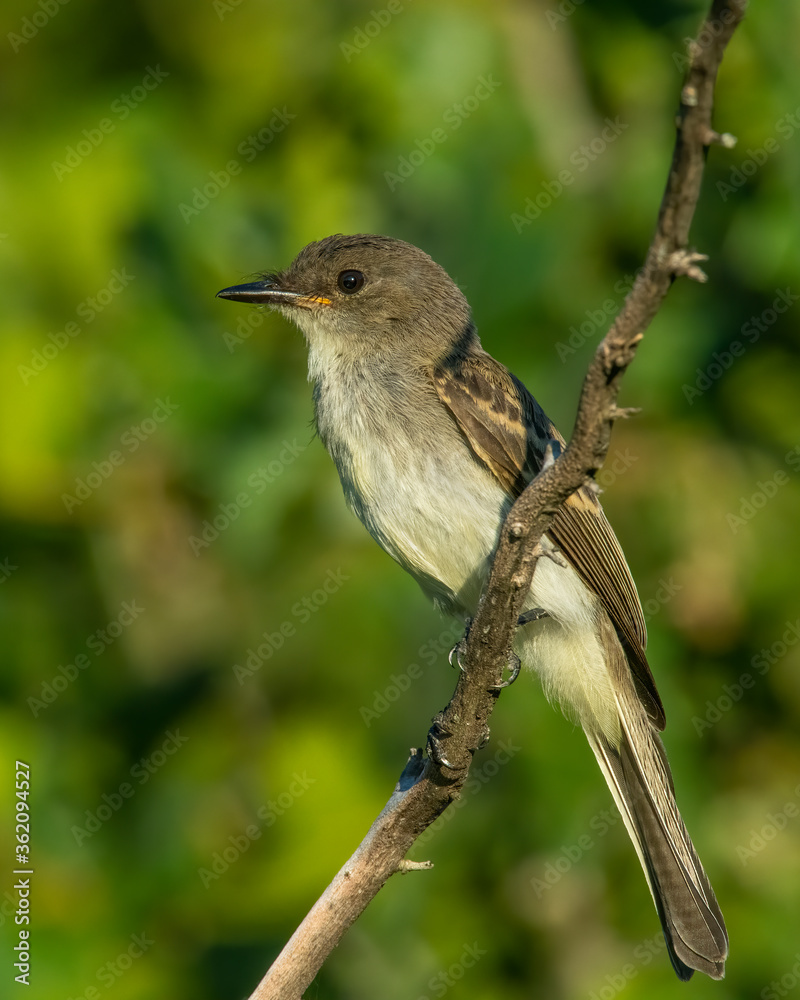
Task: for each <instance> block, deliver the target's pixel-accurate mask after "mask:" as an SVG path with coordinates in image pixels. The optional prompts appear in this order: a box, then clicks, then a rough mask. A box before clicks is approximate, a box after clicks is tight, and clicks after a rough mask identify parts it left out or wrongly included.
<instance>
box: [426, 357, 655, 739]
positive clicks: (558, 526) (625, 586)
mask: <svg viewBox="0 0 800 1000" xmlns="http://www.w3.org/2000/svg"><path fill="white" fill-rule="evenodd" d="M433 381H434V385H435V387H436V391H437V392H438V394H439V398H440V399H441V400H442V402H443V403H444V404H445V405H446V406H447V408H448V409H449V410H450V412H451V414H452V415H453V417H454V419H455V421H456V423H457V424H458V426H459V428H460V430H461V432H462V433H463V435H464V437H465V438H466V440H467V442H468V444H469V446H470V447H471V448H472V450H473V451H474V452H475V454H476V455H477V457H478V458H479V459H480V460H481V461H482V462H484V464H485V465H486V466H487V467H488V469H489V470H490V471H491V472H492V473H493V474H494V476H495V477H496V478H497V480H498V481H499V482H500V484H501V485H502V486H503V488H504V489H505V490H506V491H507V492H508V493H509V495H510V496H512V497H515V498H516V497H518V496H519V494H520V493H521V492H522V491H523V489H524V488H525V486H527V484H528V483H529V482H530V481H531V479H533V477H534V476H535V475H536V474H537V472H538V471H539V469H540V468H541V464H542V458H543V456H544V450H545V448H546V446H547V442H548V440H550V439H551V438H552V439H554V440H556V441H558V442H559V443H561V444H563V443H564V439H563V438H562V437H561V435H560V434H559V433H558V431H557V430H556V429H555V427H554V426H553V424H552V423H551V422H550V421H549V420H548V418H547V416H546V415H545V413H544V411H543V410H542V408H541V407H540V406H539V404H538V403H537V402H536V400H535V399H534V398H533V396H531V394H530V393H529V392H528V390H527V389H526V388H525V386H524V385H523V384H522V383H521V382H520V381H519V380H518V379H516V378H515V377H514V376H513V375H512V374H511V373H510V372H509V371H508V370H507V369H506V368H504V367H503V366H502V365H501V364H500V363H499V362H497V361H495V360H494V358H492V357H491V356H490V355H488V354H486V353H485V352H484V351H481V352H480V353H470V354H469V355H467V356H459V357H451V358H449V359H448V360H447V362H446V363H445V364H443V365H442V366H441V367H439V368H438V369H437V370H436V371H435V372H434V375H433ZM548 534H549V535H550V537H551V538H552V540H553V541H554V542H555V543H556V545H557V546H558V547H559V549H560V550H561V551H562V552H563V554H564V556H565V558H566V559H567V560H568V562H569V563H570V564H571V565H572V566H573V568H574V569H575V570H576V572H577V573H578V575H579V576H580V577H581V579H582V580H583V582H584V583H585V584H586V586H587V587H589V589H590V590H592V591H593V593H595V594H596V595H597V596H598V597H599V598H600V600H601V602H602V603H603V606H604V607H605V609H606V611H607V612H608V615H609V617H610V618H611V621H612V622H613V623H614V626H615V628H616V630H617V634H618V635H619V638H620V641H621V642H622V644H623V646H624V648H625V651H626V653H627V654H628V662H629V663H630V666H631V671H632V673H633V676H634V679H635V681H636V687H637V690H638V692H639V696H640V698H641V699H642V703H643V704H644V706H645V708H646V710H647V713H648V715H649V716H650V718H651V719H652V721H653V723H654V724H655V725H656V726H657V727H658V728H659V729H663V728H664V723H665V719H664V708H663V705H662V704H661V699H660V698H659V695H658V691H657V690H656V685H655V681H654V680H653V675H652V674H651V672H650V667H649V666H648V663H647V657H646V656H645V652H644V650H645V646H646V644H647V630H646V628H645V623H644V615H643V614H642V607H641V604H640V603H639V596H638V594H637V593H636V586H635V584H634V582H633V579H632V577H631V574H630V570H629V569H628V564H627V563H626V561H625V556H624V555H623V553H622V549H621V548H620V545H619V542H618V541H617V538H616V536H615V534H614V532H613V531H612V529H611V525H610V524H609V523H608V521H607V520H606V517H605V514H604V513H603V510H602V508H601V506H600V503H599V502H598V500H597V497H596V496H595V495H594V493H592V491H591V490H589V489H588V488H587V487H582V488H581V489H580V490H577V491H576V492H575V493H573V494H572V496H571V497H569V499H568V500H567V501H566V503H565V504H564V506H563V507H562V508H561V509H560V510H559V511H558V513H557V514H556V516H555V518H554V520H553V523H552V525H551V527H550V530H549V531H548Z"/></svg>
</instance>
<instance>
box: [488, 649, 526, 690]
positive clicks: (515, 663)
mask: <svg viewBox="0 0 800 1000" xmlns="http://www.w3.org/2000/svg"><path fill="white" fill-rule="evenodd" d="M508 669H509V670H510V671H511V676H510V677H508V678H506V680H504V681H500V683H499V684H493V685H492V686H491V687H490V688H489V690H490V691H502V690H503V688H507V687H511V685H512V684H513V683H514V681H515V680H516V679H517V678H518V677H519V672H520V670H521V669H522V663H521V662H520V658H519V657H518V656H517V654H516V653H510V654H509V658H508Z"/></svg>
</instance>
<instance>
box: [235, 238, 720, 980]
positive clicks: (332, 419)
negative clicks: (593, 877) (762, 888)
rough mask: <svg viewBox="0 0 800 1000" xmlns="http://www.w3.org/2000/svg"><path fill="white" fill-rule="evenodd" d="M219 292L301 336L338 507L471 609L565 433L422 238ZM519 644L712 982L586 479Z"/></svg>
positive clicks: (684, 852)
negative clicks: (573, 724) (510, 516)
mask: <svg viewBox="0 0 800 1000" xmlns="http://www.w3.org/2000/svg"><path fill="white" fill-rule="evenodd" d="M219 296H220V297H222V298H226V299H235V300H237V301H240V302H252V303H257V304H261V305H268V306H271V307H272V308H276V309H278V310H280V312H282V313H283V315H284V316H286V317H287V318H288V319H290V320H292V321H293V322H294V323H296V324H297V326H298V327H299V328H300V329H301V330H302V332H303V334H304V335H305V337H306V340H307V341H308V349H309V366H308V372H309V380H310V381H311V382H313V384H314V406H315V413H316V423H317V428H318V430H319V435H320V437H321V438H322V441H323V442H324V444H325V447H326V448H327V449H328V451H329V452H330V455H331V457H332V458H333V461H334V463H335V464H336V468H337V470H338V472H339V477H340V479H341V481H342V487H343V489H344V493H345V496H346V498H347V501H348V503H349V504H350V506H351V507H352V508H353V510H354V511H355V513H356V514H357V515H358V517H359V518H360V520H361V521H362V523H363V524H364V526H365V527H366V529H367V530H368V531H369V532H370V534H371V535H372V536H373V538H375V540H376V541H377V542H378V543H379V544H380V545H381V546H382V547H383V548H384V549H385V550H386V551H387V552H388V553H389V555H390V556H392V558H394V559H395V560H396V561H397V562H398V563H400V565H401V566H402V567H403V568H404V569H406V570H408V572H409V573H411V575H412V576H413V577H414V578H415V579H416V580H417V581H418V583H419V584H420V586H421V587H422V589H423V590H424V591H425V593H426V594H427V595H428V596H429V597H430V598H431V599H432V600H433V601H434V603H435V604H436V605H437V606H438V607H439V608H440V609H441V610H442V611H443V612H445V613H448V614H453V615H457V616H460V617H462V618H466V617H469V616H471V615H473V614H474V612H475V609H476V607H477V604H478V599H479V597H480V594H481V589H482V587H483V584H484V581H485V579H486V576H487V572H488V567H489V565H490V562H491V558H492V553H493V551H494V548H495V545H496V544H497V539H498V533H499V531H500V528H501V526H502V523H503V520H504V518H505V516H506V514H507V512H508V510H509V508H510V506H511V504H512V502H513V501H514V499H515V498H516V497H517V496H518V495H519V494H520V492H521V491H522V490H523V489H524V487H525V485H526V484H527V483H528V482H530V480H531V479H532V478H533V477H534V476H535V475H536V473H537V471H538V470H539V468H540V467H541V464H542V461H543V457H544V452H545V448H546V446H547V443H548V441H549V440H551V439H554V440H557V441H559V442H561V443H563V439H562V438H561V436H560V435H559V433H558V431H557V430H556V429H555V427H554V426H553V424H552V423H551V422H550V421H549V420H548V418H547V416H546V415H545V413H544V411H543V410H542V409H541V407H540V406H539V404H538V403H537V402H536V400H535V399H534V398H533V396H531V395H530V393H529V392H528V391H527V389H526V388H525V386H524V385H523V384H522V383H521V382H520V381H519V380H518V379H516V378H515V377H514V376H513V375H512V374H511V373H510V372H509V371H508V370H507V369H506V368H504V367H503V366H502V365H501V364H500V363H499V362H497V361H495V360H494V358H492V357H491V356H490V355H489V354H487V353H486V352H485V351H484V350H483V348H482V347H481V343H480V340H479V339H478V334H477V332H476V329H475V325H474V323H473V322H472V317H471V314H470V309H469V305H468V304H467V301H466V299H465V298H464V296H463V295H462V294H461V292H460V290H459V289H458V288H457V286H456V285H455V283H454V282H453V281H452V280H451V279H450V277H449V276H448V275H447V273H446V272H445V271H444V270H443V269H442V268H441V267H439V265H438V264H436V263H434V261H433V260H431V258H430V257H429V256H428V255H427V254H425V253H423V252H422V251H421V250H418V249H417V248H416V247H413V246H411V245H410V244H408V243H403V242H401V241H400V240H395V239H390V238H389V237H386V236H365V235H359V236H329V237H328V238H327V239H324V240H320V241H319V242H317V243H311V244H310V245H309V246H307V247H306V248H305V249H304V250H302V251H301V252H300V254H299V255H298V257H297V259H296V260H295V261H294V263H292V264H291V266H290V267H289V268H288V269H287V270H285V271H281V272H280V273H270V274H265V275H264V276H263V278H262V279H261V280H260V281H256V282H253V283H251V284H246V285H237V286H235V287H232V288H226V289H223V291H221V292H219ZM543 544H544V545H545V546H552V547H555V548H557V549H558V550H559V551H560V552H561V554H562V555H563V557H564V560H566V563H568V566H566V567H565V566H562V565H559V563H558V562H557V561H556V560H552V559H540V560H539V562H538V564H537V566H536V571H535V573H534V577H533V582H532V584H531V590H530V594H529V597H528V599H527V601H526V604H525V608H526V609H534V608H542V609H544V610H545V611H546V612H547V615H548V617H545V618H543V619H542V620H541V621H539V622H538V623H537V624H535V625H530V626H527V627H526V628H525V629H521V630H520V631H519V632H518V634H517V639H516V641H515V650H516V651H517V653H518V654H519V656H520V659H521V660H522V662H523V664H525V665H526V666H529V667H533V668H534V669H535V670H536V671H537V673H538V674H539V676H540V677H541V680H542V684H543V686H544V689H545V692H546V693H547V696H548V697H549V698H550V699H552V700H554V701H557V702H559V703H560V705H561V706H562V708H563V710H564V711H565V713H566V714H567V715H568V716H569V717H570V718H571V719H574V720H575V721H577V722H579V723H580V724H581V726H582V727H583V730H584V732H585V733H586V737H587V739H588V741H589V745H590V746H591V748H592V750H593V751H594V753H595V756H596V757H597V761H598V763H599V764H600V768H601V769H602V771H603V774H604V775H605V778H606V781H607V782H608V784H609V787H610V789H611V793H612V795H613V796H614V799H615V800H616V803H617V806H618V807H619V810H620V813H621V815H622V818H623V820H624V821H625V826H626V827H627V829H628V833H629V834H630V836H631V839H632V840H633V844H634V847H635V848H636V853H637V854H638V855H639V860H640V861H641V863H642V867H643V869H644V873H645V876H646V877H647V881H648V884H649V886H650V891H651V892H652V894H653V899H654V900H655V904H656V909H657V911H658V915H659V917H660V919H661V924H662V926H663V928H664V936H665V938H666V942H667V947H668V949H669V954H670V958H671V959H672V964H673V966H674V967H675V971H676V972H677V974H678V976H679V977H680V978H681V979H689V978H690V977H691V976H692V974H693V970H695V969H697V970H699V971H701V972H705V973H706V974H707V975H709V976H711V977H712V978H713V979H721V978H722V976H723V974H724V963H725V958H726V955H727V952H728V939H727V933H726V930H725V922H724V920H723V917H722V913H721V912H720V909H719V906H718V904H717V900H716V898H715V896H714V892H713V890H712V888H711V885H710V884H709V881H708V877H707V876H706V873H705V872H704V870H703V867H702V865H701V864H700V860H699V858H698V857H697V854H696V852H695V849H694V847H693V845H692V842H691V840H690V838H689V834H688V832H687V830H686V827H685V826H684V823H683V820H682V819H681V816H680V813H679V812H678V807H677V805H676V803H675V796H674V792H673V785H672V776H671V774H670V770H669V765H668V763H667V758H666V755H665V752H664V747H663V744H662V743H661V739H660V738H659V735H658V731H659V730H661V729H663V728H664V722H665V719H664V709H663V706H662V704H661V699H660V698H659V695H658V691H657V690H656V686H655V682H654V680H653V676H652V674H651V673H650V668H649V666H648V664H647V658H646V656H645V646H646V642H647V635H646V631H645V623H644V616H643V614H642V608H641V604H640V602H639V598H638V595H637V593H636V587H635V585H634V583H633V580H632V578H631V574H630V570H629V569H628V565H627V563H626V561H625V557H624V555H623V554H622V550H621V549H620V546H619V543H618V542H617V539H616V537H615V536H614V532H613V531H612V530H611V527H610V525H609V523H608V521H607V520H606V518H605V515H604V514H603V511H602V508H601V507H600V504H599V502H598V500H597V497H596V496H595V494H594V493H593V492H592V491H591V490H590V489H589V488H588V487H584V488H582V489H580V490H578V491H577V492H576V493H574V494H573V495H572V496H571V497H570V498H569V500H567V502H566V503H565V504H564V506H563V507H562V508H561V510H560V511H559V512H558V514H557V515H556V518H555V520H554V521H553V524H552V527H551V529H550V531H549V532H548V533H547V535H546V536H545V538H544V539H543Z"/></svg>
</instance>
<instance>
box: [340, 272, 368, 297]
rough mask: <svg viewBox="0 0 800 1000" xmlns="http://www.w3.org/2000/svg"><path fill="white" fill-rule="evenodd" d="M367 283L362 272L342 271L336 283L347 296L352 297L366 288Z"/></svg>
mask: <svg viewBox="0 0 800 1000" xmlns="http://www.w3.org/2000/svg"><path fill="white" fill-rule="evenodd" d="M365 281H366V278H365V277H364V275H363V274H362V273H361V271H342V273H341V274H340V275H339V277H338V279H337V281H336V284H337V285H338V286H339V288H340V289H341V290H342V291H343V292H344V293H345V295H352V294H353V293H354V292H358V291H360V290H361V289H362V288H363V287H364V282H365Z"/></svg>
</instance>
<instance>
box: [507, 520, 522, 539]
mask: <svg viewBox="0 0 800 1000" xmlns="http://www.w3.org/2000/svg"><path fill="white" fill-rule="evenodd" d="M508 533H509V535H511V537H512V538H522V536H523V535H524V534H525V525H524V524H522V522H521V521H515V522H514V523H513V524H512V525H510V526H509V529H508Z"/></svg>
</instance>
